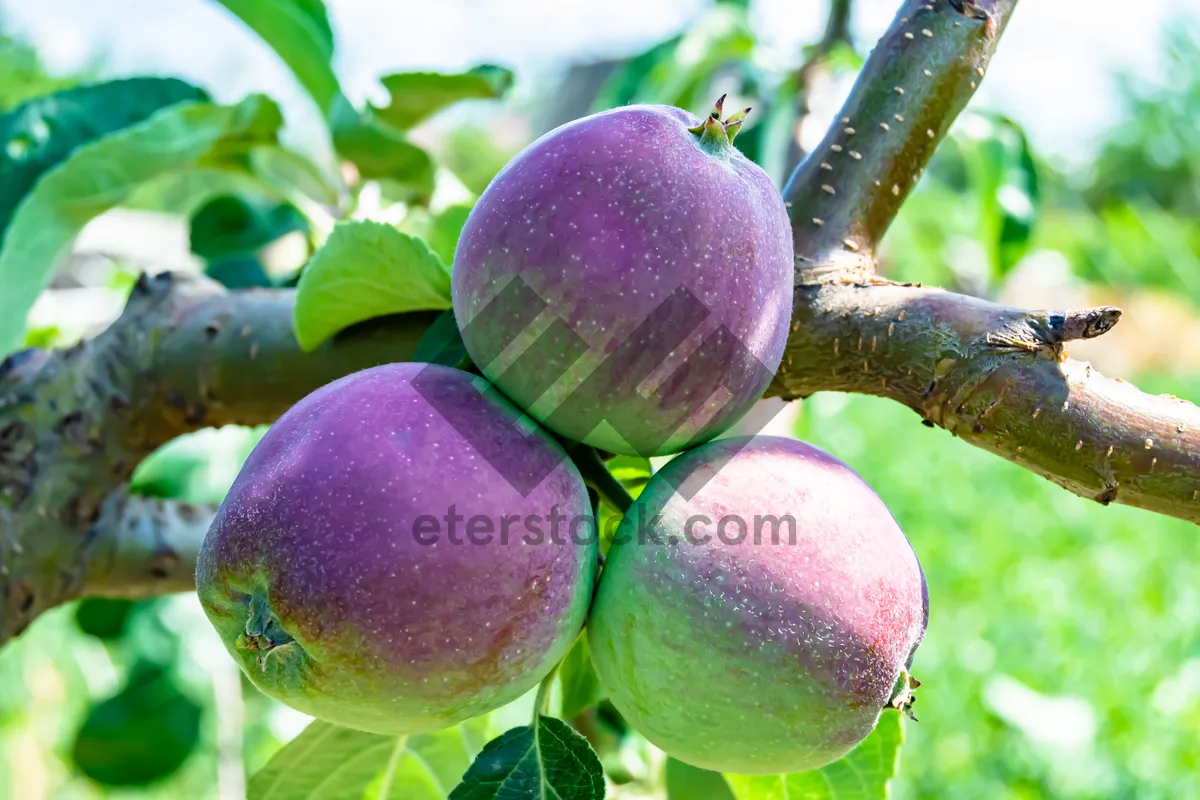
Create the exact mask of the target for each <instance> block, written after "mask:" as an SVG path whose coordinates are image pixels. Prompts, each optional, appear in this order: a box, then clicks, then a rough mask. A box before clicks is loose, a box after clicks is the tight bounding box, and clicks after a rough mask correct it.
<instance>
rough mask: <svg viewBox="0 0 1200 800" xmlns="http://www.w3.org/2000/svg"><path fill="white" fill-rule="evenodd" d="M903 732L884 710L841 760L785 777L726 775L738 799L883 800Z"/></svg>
mask: <svg viewBox="0 0 1200 800" xmlns="http://www.w3.org/2000/svg"><path fill="white" fill-rule="evenodd" d="M903 741H904V729H903V728H902V727H901V724H900V713H899V712H898V711H891V710H885V711H884V712H883V714H881V715H880V717H879V724H878V725H876V726H875V730H874V731H873V732H872V733H871V735H870V736H868V737H867V738H866V739H864V740H863V741H862V742H861V743H860V744H859V745H858V747H856V748H854V749H853V750H852V751H850V753H849V754H848V755H847V756H846V757H845V758H843V759H841V760H840V761H835V762H834V763H832V764H830V765H829V766H827V767H821V768H820V769H814V770H812V771H810V772H793V773H790V774H788V775H726V776H725V780H726V781H727V782H728V783H729V786H730V787H731V788H732V789H733V794H734V797H736V798H737V800H883V799H884V798H887V797H888V796H889V795H890V788H889V783H890V781H891V779H892V778H893V777H895V775H896V765H897V762H898V761H899V758H900V744H901V743H902V742H903Z"/></svg>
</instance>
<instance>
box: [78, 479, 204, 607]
mask: <svg viewBox="0 0 1200 800" xmlns="http://www.w3.org/2000/svg"><path fill="white" fill-rule="evenodd" d="M216 513H217V506H216V505H215V504H212V503H203V504H198V505H197V504H192V503H185V502H183V501H180V500H164V499H162V498H157V497H139V496H138V495H131V494H126V493H125V492H123V491H117V492H114V493H113V494H112V495H111V496H110V497H109V499H108V500H107V501H106V502H105V505H104V509H103V511H102V512H101V514H100V518H99V519H98V520H97V521H96V526H95V533H96V538H97V544H96V548H95V554H94V555H93V556H92V560H91V563H90V564H89V565H88V570H87V575H86V577H85V579H84V584H83V588H82V591H81V594H86V595H100V596H107V597H127V598H139V597H150V596H153V595H160V594H170V593H171V592H186V591H190V590H191V589H193V588H194V587H195V576H196V554H197V553H198V552H199V551H200V543H201V542H203V541H204V534H205V533H206V532H207V531H208V526H209V524H210V523H211V522H212V519H213V516H214V515H215V514H216Z"/></svg>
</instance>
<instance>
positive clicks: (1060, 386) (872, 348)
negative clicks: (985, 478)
mask: <svg viewBox="0 0 1200 800" xmlns="http://www.w3.org/2000/svg"><path fill="white" fill-rule="evenodd" d="M1118 315H1119V312H1118V311H1117V310H1116V309H1112V308H1101V309H1084V310H1079V311H1063V312H1028V311H1024V310H1021V309H1016V308H1008V307H1004V306H999V305H995V304H993V303H989V302H986V301H984V300H979V299H976V298H973V297H967V296H964V295H959V294H954V293H952V292H944V291H941V290H938V289H928V288H921V287H917V286H906V285H900V284H894V283H889V282H886V281H881V280H878V279H873V280H869V281H865V282H861V283H854V282H837V281H834V282H825V283H820V284H807V285H803V286H800V287H799V288H797V290H796V296H795V306H794V316H793V321H792V327H793V332H792V335H791V339H790V341H789V343H788V354H787V356H786V357H785V359H784V364H783V366H782V368H781V369H780V371H779V373H778V375H777V376H776V381H775V384H774V385H773V386H772V390H771V392H770V393H771V394H774V395H778V396H782V397H785V398H800V397H807V396H809V395H811V394H813V393H815V392H818V391H841V392H855V393H860V394H871V395H878V396H880V397H888V398H891V399H892V400H895V401H897V402H900V403H903V404H904V405H906V406H908V407H909V408H911V409H913V410H914V411H916V412H917V413H918V414H920V415H921V417H922V419H923V420H924V421H925V422H926V424H928V425H931V426H932V425H939V426H941V427H943V428H945V429H946V430H948V431H950V432H951V433H952V434H954V435H955V436H958V437H961V438H962V439H963V440H964V441H967V442H970V443H971V444H973V445H976V446H977V447H982V448H983V449H985V450H988V451H990V452H992V453H995V454H997V455H1000V456H1003V457H1004V458H1007V459H1008V460H1010V461H1013V462H1015V463H1017V464H1020V465H1021V466H1024V467H1026V468H1028V469H1030V470H1033V471H1034V472H1037V473H1038V474H1040V475H1043V476H1045V477H1046V478H1048V479H1049V480H1051V481H1053V482H1055V483H1057V484H1059V485H1060V486H1063V487H1064V488H1066V489H1069V490H1070V491H1072V492H1074V493H1075V494H1078V495H1082V496H1084V497H1090V498H1092V499H1094V500H1096V501H1097V502H1100V503H1103V504H1105V505H1107V504H1108V503H1113V502H1116V503H1124V504H1127V505H1132V506H1137V507H1139V508H1145V509H1148V510H1150V511H1157V512H1159V513H1162V514H1167V515H1169V516H1173V517H1179V518H1180V519H1186V520H1189V521H1191V522H1195V523H1200V409H1198V408H1197V407H1196V406H1194V405H1192V404H1191V403H1188V402H1185V401H1183V400H1179V399H1177V398H1174V397H1160V396H1154V395H1148V394H1145V393H1143V392H1141V391H1139V390H1138V389H1137V388H1136V387H1134V386H1132V385H1131V384H1128V383H1125V382H1123V381H1120V380H1112V379H1109V378H1105V377H1103V376H1102V375H1100V374H1099V373H1098V372H1097V371H1095V370H1094V369H1092V367H1091V366H1090V365H1089V364H1084V363H1080V362H1077V361H1073V360H1071V359H1069V358H1067V357H1066V349H1067V347H1068V342H1069V341H1070V340H1072V339H1081V338H1091V337H1092V336H1096V335H1099V334H1101V333H1103V332H1104V331H1105V330H1108V329H1109V328H1111V327H1112V325H1113V324H1115V321H1116V318H1117V316H1118Z"/></svg>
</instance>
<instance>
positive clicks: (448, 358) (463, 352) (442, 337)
mask: <svg viewBox="0 0 1200 800" xmlns="http://www.w3.org/2000/svg"><path fill="white" fill-rule="evenodd" d="M466 359H467V346H466V344H465V343H464V342H463V338H462V332H461V331H460V330H459V329H458V322H457V321H456V320H455V319H454V312H453V311H452V310H449V309H447V310H446V311H443V312H442V313H441V314H439V315H438V318H437V319H435V320H434V321H433V324H431V325H430V326H429V327H428V328H426V330H425V333H423V334H422V335H421V339H420V341H418V342H417V349H416V350H415V351H414V352H413V357H412V360H413V361H416V362H418V363H421V364H441V365H442V366H443V367H457V366H460V365H461V364H462V363H463V361H464V360H466Z"/></svg>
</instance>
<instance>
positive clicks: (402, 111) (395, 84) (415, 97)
mask: <svg viewBox="0 0 1200 800" xmlns="http://www.w3.org/2000/svg"><path fill="white" fill-rule="evenodd" d="M379 82H380V83H382V84H383V86H384V88H385V89H387V90H388V94H390V95H391V102H390V103H389V104H388V105H387V106H384V107H382V108H375V107H373V109H374V111H375V113H376V114H377V115H378V116H379V118H380V119H382V120H383V121H385V122H387V123H388V124H389V125H392V126H393V127H396V128H399V129H400V130H408V129H409V128H412V127H413V126H415V125H417V124H418V123H419V122H421V121H422V120H424V119H427V118H428V117H430V116H432V115H433V114H435V113H437V112H438V111H441V110H442V109H443V108H445V107H446V106H449V105H452V104H454V103H457V102H458V101H460V100H490V99H495V98H498V97H502V96H503V95H504V93H505V92H507V91H508V90H509V88H510V87H511V86H512V83H513V74H512V72H510V71H509V70H507V69H504V68H503V67H497V66H494V65H492V64H482V65H480V66H478V67H475V68H473V69H470V70H468V71H466V72H460V73H458V74H456V75H448V74H444V73H440V72H398V73H396V74H394V75H385V76H383V77H382V78H380V79H379Z"/></svg>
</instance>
